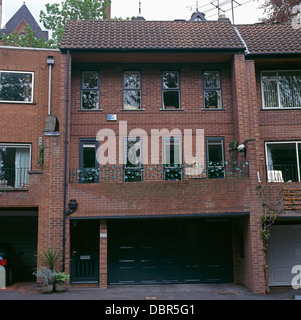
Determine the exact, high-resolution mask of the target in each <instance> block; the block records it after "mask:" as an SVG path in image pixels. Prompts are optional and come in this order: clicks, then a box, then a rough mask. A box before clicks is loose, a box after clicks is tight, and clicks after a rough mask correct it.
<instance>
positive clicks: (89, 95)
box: [81, 71, 99, 110]
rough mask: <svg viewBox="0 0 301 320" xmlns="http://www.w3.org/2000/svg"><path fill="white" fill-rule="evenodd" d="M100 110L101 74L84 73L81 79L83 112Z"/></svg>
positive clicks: (95, 72)
mask: <svg viewBox="0 0 301 320" xmlns="http://www.w3.org/2000/svg"><path fill="white" fill-rule="evenodd" d="M98 109H99V72H97V71H83V72H82V78H81V110H98Z"/></svg>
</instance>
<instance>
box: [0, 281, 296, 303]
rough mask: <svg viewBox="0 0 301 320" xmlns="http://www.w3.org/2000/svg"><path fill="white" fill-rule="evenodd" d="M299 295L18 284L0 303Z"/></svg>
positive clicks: (291, 295) (202, 287)
mask: <svg viewBox="0 0 301 320" xmlns="http://www.w3.org/2000/svg"><path fill="white" fill-rule="evenodd" d="M296 296H297V298H298V297H299V296H301V290H299V291H298V290H294V289H293V288H290V287H288V288H273V289H272V290H271V292H270V294H268V295H259V294H254V293H252V292H251V291H250V290H248V289H247V288H246V287H244V286H241V285H237V284H190V285H185V284H181V285H176V284H174V285H158V286H157V285H151V286H109V288H108V289H99V288H82V287H73V286H71V287H70V288H68V289H67V291H65V292H63V293H52V294H43V293H42V292H41V288H40V287H39V286H38V284H36V283H16V284H14V285H12V286H9V287H7V288H6V289H5V290H0V300H113V301H115V300H119V301H120V300H136V301H139V300H140V301H141V300H152V301H155V300H174V301H176V300H297V298H296Z"/></svg>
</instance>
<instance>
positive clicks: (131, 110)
mask: <svg viewBox="0 0 301 320" xmlns="http://www.w3.org/2000/svg"><path fill="white" fill-rule="evenodd" d="M120 111H130V112H133V111H145V109H144V108H142V109H120Z"/></svg>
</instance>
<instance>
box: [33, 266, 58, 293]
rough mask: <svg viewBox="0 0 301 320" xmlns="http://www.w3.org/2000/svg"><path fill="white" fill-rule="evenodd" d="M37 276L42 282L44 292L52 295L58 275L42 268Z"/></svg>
mask: <svg viewBox="0 0 301 320" xmlns="http://www.w3.org/2000/svg"><path fill="white" fill-rule="evenodd" d="M35 275H36V276H37V278H38V279H40V280H41V281H42V292H43V293H52V292H53V284H54V283H55V281H56V278H57V273H56V272H55V271H54V270H51V269H49V268H47V267H42V268H40V269H39V270H38V271H37V273H36V274H35Z"/></svg>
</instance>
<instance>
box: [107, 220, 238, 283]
mask: <svg viewBox="0 0 301 320" xmlns="http://www.w3.org/2000/svg"><path fill="white" fill-rule="evenodd" d="M214 282H233V261H232V232H231V221H230V220H227V219H194V218H193V219H192V218H191V219H189V218H185V219H184V218H183V219H145V220H143V221H142V220H137V219H136V220H128V219H126V220H125V219H124V220H111V221H109V222H108V283H109V284H160V283H214Z"/></svg>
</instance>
